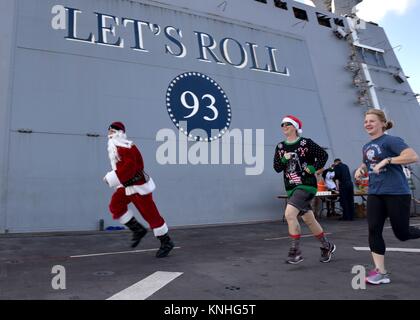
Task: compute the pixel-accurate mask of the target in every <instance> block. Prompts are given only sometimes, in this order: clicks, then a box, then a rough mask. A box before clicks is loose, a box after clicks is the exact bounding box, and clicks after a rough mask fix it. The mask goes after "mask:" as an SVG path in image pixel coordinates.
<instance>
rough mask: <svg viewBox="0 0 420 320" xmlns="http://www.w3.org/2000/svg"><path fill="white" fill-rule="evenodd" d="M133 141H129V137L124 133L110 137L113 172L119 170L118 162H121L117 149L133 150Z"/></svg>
mask: <svg viewBox="0 0 420 320" xmlns="http://www.w3.org/2000/svg"><path fill="white" fill-rule="evenodd" d="M132 145H133V141H130V140H127V135H126V134H125V133H124V132H123V131H117V132H116V133H113V134H111V135H108V156H109V160H110V161H111V167H112V170H116V169H117V162H118V161H120V160H121V159H120V157H119V156H118V151H117V147H123V148H129V149H130V148H131V146H132Z"/></svg>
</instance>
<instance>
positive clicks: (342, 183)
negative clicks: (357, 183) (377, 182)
mask: <svg viewBox="0 0 420 320" xmlns="http://www.w3.org/2000/svg"><path fill="white" fill-rule="evenodd" d="M334 173H335V174H334V179H335V181H336V185H337V190H338V192H339V193H340V198H339V201H340V205H341V208H342V209H343V217H342V218H341V220H346V221H351V220H353V216H354V189H353V180H352V179H351V174H350V170H349V167H348V166H347V165H346V164H344V163H343V162H341V159H338V158H337V159H335V160H334Z"/></svg>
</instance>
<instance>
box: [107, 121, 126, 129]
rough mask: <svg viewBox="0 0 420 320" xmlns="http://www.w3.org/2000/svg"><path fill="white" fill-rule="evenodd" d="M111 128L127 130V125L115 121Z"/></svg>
mask: <svg viewBox="0 0 420 320" xmlns="http://www.w3.org/2000/svg"><path fill="white" fill-rule="evenodd" d="M109 129H114V130H118V131H123V132H125V126H124V124H123V123H122V122H118V121H117V122H113V123H111V124H110V126H109V128H108V130H109Z"/></svg>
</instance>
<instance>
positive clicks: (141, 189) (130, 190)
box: [125, 177, 156, 196]
mask: <svg viewBox="0 0 420 320" xmlns="http://www.w3.org/2000/svg"><path fill="white" fill-rule="evenodd" d="M155 189H156V185H155V183H154V181H153V179H152V177H149V181H147V182H146V183H143V184H141V185H139V186H129V187H126V188H125V194H126V195H127V196H131V195H132V194H135V193H139V194H141V195H146V194H149V193H152V192H153V191H154V190H155Z"/></svg>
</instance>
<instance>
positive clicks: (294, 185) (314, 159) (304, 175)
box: [274, 137, 328, 197]
mask: <svg viewBox="0 0 420 320" xmlns="http://www.w3.org/2000/svg"><path fill="white" fill-rule="evenodd" d="M289 152H290V153H292V157H291V158H290V159H289V160H287V159H286V158H285V157H284V155H285V153H289ZM327 160H328V153H327V152H326V151H325V150H324V149H323V148H322V147H320V146H319V145H317V144H316V143H315V142H314V141H312V140H311V139H309V138H304V137H299V139H298V140H296V141H295V142H293V143H290V142H287V141H282V142H280V143H279V144H278V145H277V146H276V151H275V153H274V170H275V171H276V172H279V173H280V172H282V171H283V173H284V174H283V177H284V185H285V187H286V192H287V195H288V196H289V197H290V196H291V195H292V194H293V192H294V191H295V190H296V189H304V190H306V191H308V192H310V193H313V194H316V192H317V179H316V176H315V172H316V171H318V170H319V169H322V168H323V167H324V165H325V163H326V162H327ZM306 168H308V169H309V171H310V173H308V172H306V171H305V169H306Z"/></svg>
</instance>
